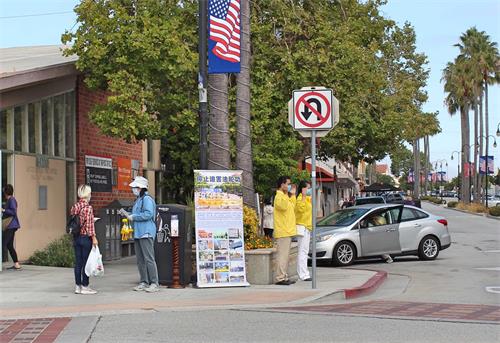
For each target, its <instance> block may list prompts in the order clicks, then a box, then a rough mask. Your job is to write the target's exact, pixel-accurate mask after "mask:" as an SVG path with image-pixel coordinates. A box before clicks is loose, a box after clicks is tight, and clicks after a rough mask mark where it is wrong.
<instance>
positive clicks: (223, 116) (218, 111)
mask: <svg viewBox="0 0 500 343" xmlns="http://www.w3.org/2000/svg"><path fill="white" fill-rule="evenodd" d="M208 97H209V102H210V119H209V126H208V169H230V167H231V154H230V152H231V151H230V148H229V142H230V139H231V137H230V133H229V111H228V77H227V74H210V75H209V77H208Z"/></svg>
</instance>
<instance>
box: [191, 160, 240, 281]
mask: <svg viewBox="0 0 500 343" xmlns="http://www.w3.org/2000/svg"><path fill="white" fill-rule="evenodd" d="M241 174H242V172H241V171H231V170H195V171H194V186H195V190H194V205H195V222H196V272H197V276H198V282H197V286H198V287H228V286H229V287H230V286H248V285H249V284H248V282H247V280H246V269H245V242H244V230H243V188H242V185H241Z"/></svg>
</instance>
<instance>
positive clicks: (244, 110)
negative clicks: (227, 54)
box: [236, 1, 255, 207]
mask: <svg viewBox="0 0 500 343" xmlns="http://www.w3.org/2000/svg"><path fill="white" fill-rule="evenodd" d="M236 87H237V88H236V167H237V168H238V169H241V170H242V171H243V182H242V184H243V201H244V203H245V204H247V205H248V206H251V207H255V189H254V184H253V161H252V136H251V132H250V2H249V1H242V2H241V72H240V73H239V74H237V76H236Z"/></svg>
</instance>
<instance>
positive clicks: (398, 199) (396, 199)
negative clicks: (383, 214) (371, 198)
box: [384, 193, 405, 204]
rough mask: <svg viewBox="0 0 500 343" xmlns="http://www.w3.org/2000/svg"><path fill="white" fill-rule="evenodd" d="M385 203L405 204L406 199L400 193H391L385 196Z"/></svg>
mask: <svg viewBox="0 0 500 343" xmlns="http://www.w3.org/2000/svg"><path fill="white" fill-rule="evenodd" d="M384 198H385V202H386V203H388V204H404V203H405V198H404V197H403V196H402V195H401V194H400V193H389V194H386V195H385V197H384Z"/></svg>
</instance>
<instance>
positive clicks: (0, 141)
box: [0, 110, 8, 149]
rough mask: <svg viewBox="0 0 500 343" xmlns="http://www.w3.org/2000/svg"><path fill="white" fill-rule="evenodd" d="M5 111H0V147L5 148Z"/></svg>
mask: <svg viewBox="0 0 500 343" xmlns="http://www.w3.org/2000/svg"><path fill="white" fill-rule="evenodd" d="M7 123H8V121H7V111H5V110H4V111H0V149H7Z"/></svg>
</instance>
